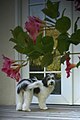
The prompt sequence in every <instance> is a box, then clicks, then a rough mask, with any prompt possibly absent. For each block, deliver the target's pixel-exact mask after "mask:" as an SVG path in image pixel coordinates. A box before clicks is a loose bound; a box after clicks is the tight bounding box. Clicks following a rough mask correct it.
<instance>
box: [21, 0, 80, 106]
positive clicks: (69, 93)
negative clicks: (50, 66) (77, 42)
mask: <svg viewBox="0 0 80 120" xmlns="http://www.w3.org/2000/svg"><path fill="white" fill-rule="evenodd" d="M53 1H54V2H55V0H53ZM44 3H45V0H35V1H34V0H29V1H28V0H25V1H22V3H21V5H22V9H21V12H22V20H21V21H22V26H23V27H24V23H25V21H26V20H27V17H28V15H31V16H33V15H34V16H38V17H40V18H41V19H42V18H44V15H43V13H41V9H42V8H44V6H45V4H44ZM64 8H67V9H66V11H65V14H66V15H68V16H69V17H70V18H71V19H72V18H75V13H74V15H73V14H72V2H70V1H66V0H64V1H61V3H60V11H63V10H64ZM27 13H28V14H27ZM76 14H78V15H79V13H76ZM69 32H72V29H70V31H69ZM70 50H71V51H72V50H74V51H76V50H79V46H77V48H75V47H73V46H71V48H70ZM22 57H23V58H24V56H22ZM71 57H72V59H71V61H73V60H74V61H76V59H75V58H76V56H75V57H73V56H71ZM65 67H66V66H65V65H61V70H54V71H50V70H46V68H44V69H41V68H40V67H39V66H38V68H36V67H33V66H30V65H29V64H28V66H26V67H25V68H23V69H22V78H28V77H29V76H30V77H32V76H37V77H39V78H40V79H41V78H42V77H44V76H45V75H46V73H49V72H52V73H57V75H60V73H61V77H59V79H58V82H57V85H56V89H55V91H54V93H53V94H51V95H50V96H49V98H48V99H47V103H49V104H69V105H71V104H80V92H79V91H80V80H79V79H80V74H79V72H80V69H76V70H72V73H71V76H70V77H69V78H68V79H67V78H66V72H65ZM33 103H37V99H36V98H35V97H34V99H33Z"/></svg>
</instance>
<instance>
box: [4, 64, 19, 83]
mask: <svg viewBox="0 0 80 120" xmlns="http://www.w3.org/2000/svg"><path fill="white" fill-rule="evenodd" d="M19 70H20V67H19V66H18V67H16V68H10V69H9V70H8V71H7V73H6V74H7V76H8V77H11V78H13V79H16V81H17V82H18V81H19V80H20V73H19Z"/></svg>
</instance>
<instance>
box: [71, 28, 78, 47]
mask: <svg viewBox="0 0 80 120" xmlns="http://www.w3.org/2000/svg"><path fill="white" fill-rule="evenodd" d="M70 42H71V43H73V44H74V45H78V44H79V43H80V29H78V30H76V32H75V33H73V34H72V35H71V39H70Z"/></svg>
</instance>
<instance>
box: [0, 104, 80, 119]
mask: <svg viewBox="0 0 80 120" xmlns="http://www.w3.org/2000/svg"><path fill="white" fill-rule="evenodd" d="M48 107H49V109H48V110H46V111H43V110H40V109H39V107H38V105H31V109H32V111H31V112H22V111H16V110H15V106H0V120H80V106H67V105H48Z"/></svg>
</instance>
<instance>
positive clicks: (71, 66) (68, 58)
mask: <svg viewBox="0 0 80 120" xmlns="http://www.w3.org/2000/svg"><path fill="white" fill-rule="evenodd" d="M69 61H70V57H69V56H68V57H67V59H66V69H65V70H66V73H67V78H68V77H70V70H71V69H72V68H74V67H76V64H71V63H70V62H69Z"/></svg>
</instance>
